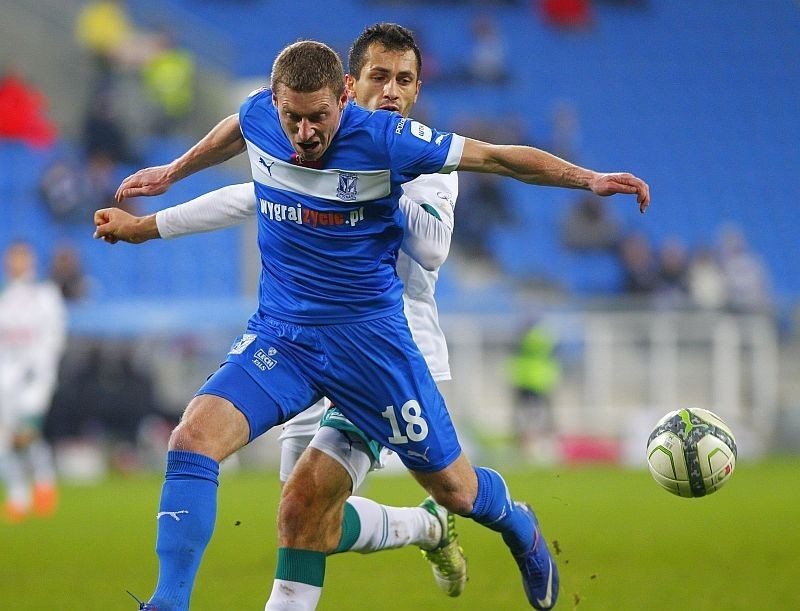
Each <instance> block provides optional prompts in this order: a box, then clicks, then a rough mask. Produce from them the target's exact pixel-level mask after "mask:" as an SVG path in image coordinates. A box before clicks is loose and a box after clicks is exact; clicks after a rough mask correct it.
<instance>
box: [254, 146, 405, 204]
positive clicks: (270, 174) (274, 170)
mask: <svg viewBox="0 0 800 611" xmlns="http://www.w3.org/2000/svg"><path fill="white" fill-rule="evenodd" d="M245 142H246V143H247V153H248V155H249V156H250V170H251V171H252V173H253V180H254V181H256V182H258V183H261V184H263V185H266V186H268V187H272V188H274V189H281V190H282V191H289V192H292V193H297V194H298V195H306V196H310V197H318V198H320V199H326V200H331V201H338V202H347V203H357V202H369V201H373V200H376V199H382V198H384V197H387V196H388V195H389V194H390V193H391V191H392V182H391V172H390V171H389V170H340V169H331V170H312V169H310V168H304V167H301V166H297V165H294V164H293V163H288V162H286V161H282V160H280V159H277V158H275V157H273V156H272V155H270V154H269V153H266V152H264V151H263V150H261V149H260V148H259V147H257V146H256V145H255V144H253V143H252V142H250V141H249V140H245Z"/></svg>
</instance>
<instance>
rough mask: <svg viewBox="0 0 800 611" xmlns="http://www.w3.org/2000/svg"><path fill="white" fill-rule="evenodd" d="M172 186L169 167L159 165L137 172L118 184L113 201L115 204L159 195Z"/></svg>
mask: <svg viewBox="0 0 800 611" xmlns="http://www.w3.org/2000/svg"><path fill="white" fill-rule="evenodd" d="M171 185H172V180H171V179H170V175H169V165H159V166H155V167H152V168H145V169H143V170H139V171H138V172H136V173H135V174H131V175H130V176H128V177H127V178H126V179H125V180H123V181H122V183H120V185H119V187H118V188H117V193H116V194H115V195H114V199H116V200H117V203H120V202H122V200H124V199H128V198H129V197H140V196H145V197H148V196H152V195H161V194H162V193H164V192H166V190H167V189H169V188H170V186H171Z"/></svg>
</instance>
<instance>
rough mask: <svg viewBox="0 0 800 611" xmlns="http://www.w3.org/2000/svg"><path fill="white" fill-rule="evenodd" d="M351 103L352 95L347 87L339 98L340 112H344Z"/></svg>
mask: <svg viewBox="0 0 800 611" xmlns="http://www.w3.org/2000/svg"><path fill="white" fill-rule="evenodd" d="M349 101H350V94H349V93H348V90H347V87H345V88H344V90H343V91H342V95H341V96H340V97H339V110H342V109H343V108H344V107H345V106H346V105H347V102H349Z"/></svg>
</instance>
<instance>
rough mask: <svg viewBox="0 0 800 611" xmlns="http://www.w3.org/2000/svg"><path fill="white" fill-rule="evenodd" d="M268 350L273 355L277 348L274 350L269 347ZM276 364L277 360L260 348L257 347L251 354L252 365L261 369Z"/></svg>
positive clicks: (264, 369) (270, 367)
mask: <svg viewBox="0 0 800 611" xmlns="http://www.w3.org/2000/svg"><path fill="white" fill-rule="evenodd" d="M269 352H270V353H271V354H273V355H274V354H275V353H276V352H277V350H275V349H274V348H270V349H269ZM277 364H278V361H276V360H275V359H273V358H272V357H271V356H269V354H267V353H266V352H264V351H263V350H262V349H261V348H259V349H258V350H257V351H256V353H255V354H254V355H253V365H255V366H256V367H258V368H259V369H260V370H261V371H266V370H267V369H272V368H273V367H275V365H277Z"/></svg>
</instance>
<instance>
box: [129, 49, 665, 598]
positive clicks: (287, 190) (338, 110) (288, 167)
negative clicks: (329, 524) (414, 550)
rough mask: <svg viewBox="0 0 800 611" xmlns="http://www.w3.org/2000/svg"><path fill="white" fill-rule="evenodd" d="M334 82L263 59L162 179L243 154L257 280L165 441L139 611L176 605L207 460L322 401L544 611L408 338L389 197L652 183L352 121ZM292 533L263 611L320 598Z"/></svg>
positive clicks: (323, 60) (310, 61)
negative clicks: (446, 186)
mask: <svg viewBox="0 0 800 611" xmlns="http://www.w3.org/2000/svg"><path fill="white" fill-rule="evenodd" d="M342 83H343V71H342V68H341V63H340V62H339V60H338V57H337V56H336V54H335V53H333V52H332V51H331V50H330V49H329V48H328V47H326V46H325V45H322V44H320V43H315V42H311V41H304V42H300V43H295V44H294V45H290V46H289V47H287V48H286V49H284V51H282V52H281V54H280V55H279V56H278V58H277V59H276V61H275V65H274V66H273V73H272V89H271V90H269V89H265V90H261V91H259V92H256V93H255V94H253V95H252V96H251V97H250V98H249V99H248V100H247V101H246V102H245V103H244V104H243V106H242V110H241V112H240V115H239V120H238V124H237V125H236V126H235V127H236V129H230V126H223V127H221V128H220V129H219V130H217V131H216V133H214V132H212V138H210V139H209V140H208V141H207V142H206V145H204V146H200V145H198V146H196V147H195V148H193V149H192V150H191V151H189V152H188V153H187V154H186V155H184V156H183V157H181V158H179V159H178V160H176V162H174V163H173V164H170V166H169V167H168V170H166V172H167V175H166V177H163V178H165V180H166V182H167V184H168V183H169V182H174V181H175V180H178V179H180V178H182V177H183V176H185V175H188V174H189V173H191V172H193V171H197V170H198V169H202V168H203V167H207V166H208V165H210V164H213V163H215V162H219V161H222V160H224V159H226V158H228V157H230V156H232V155H233V154H236V153H238V152H241V151H242V149H243V148H244V147H245V146H246V147H247V149H248V152H249V155H250V161H251V168H252V171H253V178H254V181H255V185H256V187H255V189H256V197H257V198H258V201H259V244H260V247H261V251H262V280H261V286H260V295H259V309H258V311H257V312H256V313H255V314H254V315H253V317H252V318H251V320H250V322H249V324H248V332H247V333H246V334H245V335H243V336H241V337H240V338H238V339H237V341H236V342H234V345H233V347H232V349H231V351H230V353H229V355H228V358H227V360H226V362H225V364H223V365H222V366H221V368H220V369H219V370H218V371H217V372H216V373H215V374H214V375H213V376H212V377H211V378H210V379H209V380H208V382H207V383H206V384H205V385H204V386H203V388H201V390H200V391H199V392H198V395H197V396H196V397H195V398H194V399H193V400H192V402H191V403H190V404H189V406H188V407H187V410H186V412H185V414H184V417H183V419H182V421H181V423H180V424H179V425H178V427H177V428H176V430H175V431H174V432H173V435H172V437H171V439H170V452H169V455H168V466H167V475H166V481H165V484H164V488H163V491H162V500H161V509H160V510H161V511H162V512H176V511H186V512H188V513H186V514H183V515H181V520H180V521H177V520H159V533H158V544H157V550H158V554H159V559H160V561H161V562H160V565H161V566H160V575H159V584H158V587H157V589H156V592H155V593H154V595H153V597H152V598H151V600H150V603H149V604H147V605H144V606H143V608H148V609H153V608H155V609H161V611H165V610H167V609H184V608H187V606H188V599H189V592H190V590H191V584H192V582H193V579H194V575H195V574H196V571H197V567H198V566H199V563H200V556H201V554H202V550H203V549H204V548H205V546H206V544H207V542H208V540H209V539H210V536H211V531H212V529H213V523H214V515H215V507H216V485H217V473H218V462H219V461H220V460H222V459H223V458H225V457H226V456H228V455H230V454H231V453H233V452H235V451H236V450H237V449H238V448H240V447H241V446H243V445H245V444H246V443H247V442H248V441H250V440H251V439H254V438H255V437H257V436H258V435H260V434H261V433H263V432H264V431H265V430H267V429H268V428H270V427H271V426H274V425H275V424H278V423H280V422H284V421H286V420H287V419H288V418H290V417H292V416H293V415H295V414H297V413H299V412H300V411H302V410H303V409H305V408H306V407H307V406H309V405H311V404H312V403H313V402H315V401H316V400H318V399H319V398H320V397H322V396H328V397H330V398H331V399H332V400H333V401H334V402H335V403H336V404H337V405H338V406H339V408H340V409H341V410H342V411H343V412H344V414H345V415H346V416H347V417H348V418H349V419H350V420H351V421H353V423H355V424H356V425H357V426H358V427H360V428H361V429H362V430H363V431H364V432H365V433H366V434H367V435H368V436H370V437H371V438H373V439H376V440H378V441H380V442H381V443H383V444H384V445H386V446H387V447H389V448H391V449H392V450H394V451H395V452H397V453H398V455H399V456H400V457H401V459H402V460H403V462H404V464H405V465H406V466H407V467H408V468H409V469H410V470H411V471H412V472H413V473H414V476H415V477H416V478H417V480H418V481H419V482H420V483H421V484H422V485H423V487H425V488H426V489H427V490H428V491H429V492H430V493H431V495H432V496H433V497H434V499H436V501H437V502H439V503H441V504H442V505H444V506H445V507H447V508H448V509H450V510H451V511H454V512H455V513H459V514H461V515H465V516H468V517H470V518H472V519H474V520H475V521H477V522H478V523H481V524H483V525H485V526H487V527H489V528H491V529H493V530H496V531H498V532H500V533H501V534H502V536H503V540H504V541H505V543H506V545H507V546H508V547H509V548H510V550H511V552H512V554H513V556H514V558H515V559H516V561H517V563H518V565H519V567H520V571H521V573H522V577H523V585H524V587H525V591H526V594H527V596H528V600H529V602H530V603H531V605H532V606H534V607H536V608H539V609H549V608H552V606H553V605H554V604H555V600H556V596H557V590H558V579H557V572H556V567H555V564H554V562H553V560H552V557H551V556H550V553H549V551H548V550H547V546H546V543H545V542H544V538H543V537H542V536H541V535H540V532H539V529H538V525H537V523H536V519H535V517H534V515H533V513H532V511H531V510H530V509H529V508H528V507H527V506H526V505H524V504H520V503H515V502H513V501H512V500H511V497H510V494H509V492H508V490H507V488H506V486H505V483H504V482H503V480H502V478H501V477H500V476H499V474H497V473H496V472H494V471H492V470H489V469H483V468H480V467H477V468H473V467H472V466H471V465H470V464H469V461H468V460H467V458H466V456H465V455H464V454H463V453H462V452H461V449H460V446H459V444H458V440H457V438H456V435H455V431H454V429H453V427H452V424H451V422H450V419H449V416H448V414H447V411H446V408H445V406H444V403H443V400H442V398H441V395H440V394H439V392H438V390H437V389H436V386H435V383H434V382H433V380H432V378H431V376H430V373H429V371H428V369H427V366H426V364H425V361H424V359H423V358H422V356H421V355H420V353H419V350H418V349H417V347H416V346H415V345H414V343H413V341H412V340H411V336H410V333H409V331H408V326H407V323H406V321H405V318H404V317H403V314H402V301H401V299H400V296H401V293H402V286H400V283H399V281H398V279H397V276H396V274H395V272H394V263H395V260H396V256H397V249H398V246H399V243H400V240H401V238H402V231H401V230H400V229H399V228H400V226H401V222H400V219H399V216H398V215H399V209H398V204H397V199H398V197H399V189H400V185H401V184H402V183H403V182H407V181H409V180H411V179H413V178H414V177H416V176H417V175H419V174H425V173H433V172H440V171H441V172H445V173H446V172H449V171H452V170H454V169H456V168H457V169H462V170H471V171H484V172H495V173H498V174H503V175H508V176H512V177H514V178H517V179H520V180H523V181H525V182H529V183H533V184H544V185H554V186H563V187H572V188H584V189H591V190H592V191H594V192H595V193H598V194H601V195H610V194H613V193H635V194H636V195H637V200H638V201H639V204H640V208H641V209H642V210H643V209H644V208H646V206H647V205H648V203H649V192H648V188H647V185H646V184H645V183H644V182H642V181H641V180H639V179H638V178H636V177H634V176H632V175H630V174H598V173H596V172H592V171H589V170H584V169H582V168H579V167H577V166H574V165H572V164H569V163H567V162H565V161H563V160H560V159H558V158H556V157H553V156H552V155H549V154H547V153H544V152H543V151H538V150H536V149H532V148H530V147H511V146H509V147H504V146H492V145H488V144H485V143H481V142H478V141H474V140H469V139H464V138H462V137H460V136H458V135H455V134H447V133H439V132H436V131H434V130H431V129H430V128H428V127H427V126H425V125H422V124H420V123H418V122H416V121H413V120H408V119H405V118H403V117H401V116H400V115H397V114H394V113H389V112H386V111H376V112H369V111H366V110H363V109H360V108H358V107H357V106H354V105H351V104H347V99H346V96H345V95H344V94H343V92H342ZM221 125H222V124H221ZM209 143H210V144H209ZM131 179H133V180H131ZM131 179H128V180H126V181H125V183H123V185H122V186H121V190H120V194H121V195H122V196H125V197H129V196H135V195H139V194H154V193H155V192H156V190H154V189H150V188H149V186H148V185H147V182H148V180H149V178H148V177H147V176H138V178H137V175H134V177H131ZM148 191H149V192H148ZM346 496H347V494H345V495H344V496H343V497H342V499H341V503H343V502H344V499H345V498H346ZM338 511H339V512H341V505H340V507H339V508H338ZM334 513H335V512H334ZM339 515H340V514H339ZM300 523H302V512H301V514H298V515H286V514H285V513H284V511H283V510H282V511H281V516H280V523H279V531H280V545H281V549H280V550H279V563H278V575H277V577H276V581H275V584H274V587H273V592H272V595H271V597H270V601H269V602H268V603H267V607H266V608H267V609H311V608H314V607H315V606H316V603H317V601H318V599H319V595H320V588H321V585H322V579H323V575H324V566H325V554H326V552H327V551H331V550H332V549H333V548H335V546H336V541H335V540H331V535H330V531H328V530H325V529H322V528H319V529H317V530H316V532H315V529H314V528H313V525H309V524H305V527H304V528H302V529H298V528H296V526H297V525H298V524H300ZM334 532H335V529H334Z"/></svg>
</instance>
